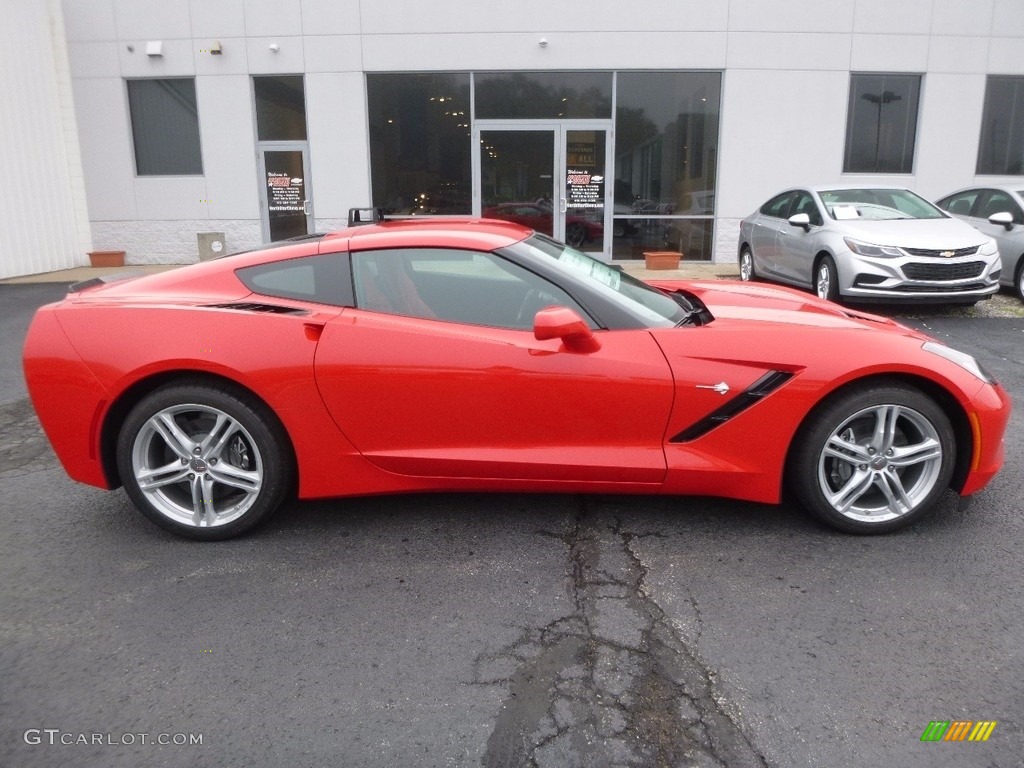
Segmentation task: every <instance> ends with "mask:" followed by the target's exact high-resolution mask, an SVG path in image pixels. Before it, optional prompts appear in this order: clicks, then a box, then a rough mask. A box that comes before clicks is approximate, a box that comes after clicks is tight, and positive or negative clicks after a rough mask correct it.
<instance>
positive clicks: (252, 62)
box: [246, 36, 306, 75]
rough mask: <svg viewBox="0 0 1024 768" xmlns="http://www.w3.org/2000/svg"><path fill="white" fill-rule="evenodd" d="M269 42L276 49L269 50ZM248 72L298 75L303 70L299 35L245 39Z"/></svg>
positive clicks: (301, 46) (304, 59) (303, 56)
mask: <svg viewBox="0 0 1024 768" xmlns="http://www.w3.org/2000/svg"><path fill="white" fill-rule="evenodd" d="M271 44H274V45H277V47H278V50H277V51H276V52H275V51H272V50H270V46H271ZM246 50H247V53H248V57H249V72H250V73H251V74H254V75H278V74H282V75H298V74H302V73H303V72H304V71H305V66H306V57H305V53H304V51H303V40H302V38H301V37H283V36H282V37H250V38H249V39H248V40H247V41H246Z"/></svg>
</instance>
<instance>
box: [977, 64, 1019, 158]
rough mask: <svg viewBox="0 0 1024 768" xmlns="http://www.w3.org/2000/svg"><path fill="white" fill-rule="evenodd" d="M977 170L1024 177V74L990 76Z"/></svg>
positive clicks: (987, 83) (987, 85)
mask: <svg viewBox="0 0 1024 768" xmlns="http://www.w3.org/2000/svg"><path fill="white" fill-rule="evenodd" d="M977 169H978V173H991V174H1001V175H1007V176H1024V77H1011V76H1007V75H989V76H988V80H987V81H986V83H985V111H984V112H983V113H982V117H981V141H980V142H979V143H978V166H977Z"/></svg>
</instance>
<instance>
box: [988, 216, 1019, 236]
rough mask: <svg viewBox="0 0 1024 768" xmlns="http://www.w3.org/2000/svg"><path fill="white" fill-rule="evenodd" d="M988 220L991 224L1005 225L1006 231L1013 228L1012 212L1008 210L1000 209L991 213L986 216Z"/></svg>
mask: <svg viewBox="0 0 1024 768" xmlns="http://www.w3.org/2000/svg"><path fill="white" fill-rule="evenodd" d="M988 220H989V221H990V222H991V223H993V224H1000V225H1002V226H1004V227H1006V231H1007V232H1009V231H1010V230H1011V229H1013V214H1012V213H1010V212H1009V211H1000V212H999V213H993V214H992V215H991V216H989V217H988Z"/></svg>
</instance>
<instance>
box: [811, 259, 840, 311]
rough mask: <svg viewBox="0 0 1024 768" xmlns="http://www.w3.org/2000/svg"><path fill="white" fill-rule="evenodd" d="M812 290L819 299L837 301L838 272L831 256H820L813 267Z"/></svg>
mask: <svg viewBox="0 0 1024 768" xmlns="http://www.w3.org/2000/svg"><path fill="white" fill-rule="evenodd" d="M813 277H814V279H813V281H812V282H813V284H814V292H815V293H816V294H817V295H818V298H820V299H828V300H829V301H839V273H838V272H837V271H836V263H835V262H834V261H832V257H831V256H824V257H822V259H821V261H819V262H818V265H817V266H816V267H815V268H814V275H813Z"/></svg>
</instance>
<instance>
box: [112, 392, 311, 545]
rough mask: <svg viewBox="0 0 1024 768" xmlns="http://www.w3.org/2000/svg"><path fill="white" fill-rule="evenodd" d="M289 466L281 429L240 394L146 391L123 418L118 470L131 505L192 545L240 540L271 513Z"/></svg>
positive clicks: (285, 489)
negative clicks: (238, 538)
mask: <svg viewBox="0 0 1024 768" xmlns="http://www.w3.org/2000/svg"><path fill="white" fill-rule="evenodd" d="M294 467H295V462H294V458H293V453H292V448H291V443H290V442H289V440H288V437H287V434H286V433H285V431H284V428H283V427H282V426H281V424H280V422H279V421H278V420H277V418H276V417H275V416H274V414H273V413H271V412H270V411H269V409H267V407H266V406H265V405H263V403H261V402H259V401H258V400H257V399H256V398H254V397H253V396H251V395H249V394H248V393H246V392H243V391H241V390H236V389H234V388H233V387H229V386H225V385H216V384H210V383H202V382H182V383H178V384H171V385H167V386H164V387H161V388H160V389H157V390H155V391H153V392H151V393H150V394H149V395H147V396H146V397H144V398H143V399H142V400H141V401H139V403H138V404H137V405H136V406H135V407H134V408H132V410H131V412H129V414H128V416H127V418H126V419H125V420H124V423H123V424H122V425H121V430H120V433H119V435H118V440H117V468H118V472H119V473H120V476H121V482H122V483H123V484H124V488H125V491H126V492H127V493H128V496H129V498H131V500H132V502H134V504H135V506H137V507H138V508H139V510H140V511H141V512H142V514H144V515H145V516H146V517H148V518H149V519H150V520H151V521H153V522H154V523H156V524H157V525H159V526H160V527H162V528H166V529H167V530H169V531H171V532H173V533H176V534H178V535H179V536H184V537H186V538H190V539H198V540H200V541H214V540H219V539H228V538H231V537H233V536H238V535H239V534H242V533H244V532H245V531H248V530H250V529H251V528H252V527H253V526H255V525H257V524H258V523H260V522H261V521H262V520H264V519H265V518H266V517H267V516H268V515H270V514H271V513H272V512H274V510H276V509H277V508H278V507H279V506H280V504H281V502H282V501H284V499H285V496H286V495H287V494H288V493H289V491H290V490H291V488H292V482H293V479H294V476H295V469H294Z"/></svg>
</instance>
